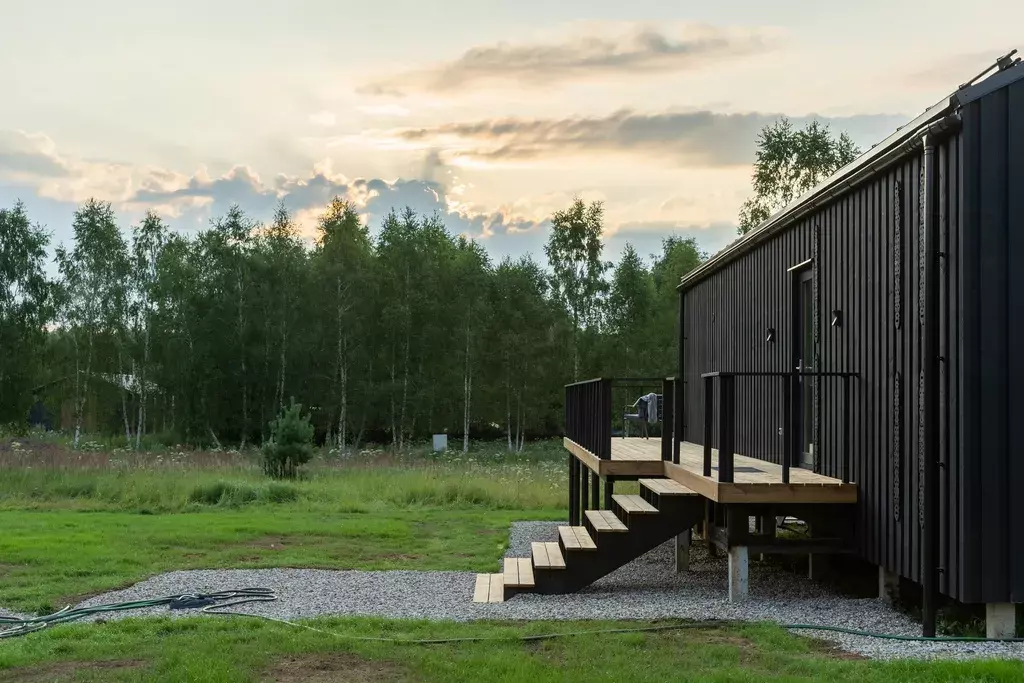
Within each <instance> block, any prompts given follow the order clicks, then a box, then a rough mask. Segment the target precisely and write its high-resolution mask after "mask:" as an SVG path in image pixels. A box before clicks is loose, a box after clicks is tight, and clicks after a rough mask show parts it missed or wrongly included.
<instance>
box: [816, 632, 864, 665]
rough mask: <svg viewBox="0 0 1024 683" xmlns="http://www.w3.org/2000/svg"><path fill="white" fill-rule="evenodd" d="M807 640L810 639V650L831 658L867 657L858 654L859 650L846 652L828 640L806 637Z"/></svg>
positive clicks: (853, 658) (852, 658)
mask: <svg viewBox="0 0 1024 683" xmlns="http://www.w3.org/2000/svg"><path fill="white" fill-rule="evenodd" d="M805 637H806V636H805ZM807 640H809V641H811V649H812V650H814V651H815V652H816V653H818V654H820V655H823V656H825V657H829V658H831V659H849V660H859V659H867V657H865V656H864V655H862V654H860V653H859V652H848V651H847V650H844V649H843V648H841V647H839V646H838V645H836V644H835V643H833V642H832V641H829V640H822V639H820V638H807Z"/></svg>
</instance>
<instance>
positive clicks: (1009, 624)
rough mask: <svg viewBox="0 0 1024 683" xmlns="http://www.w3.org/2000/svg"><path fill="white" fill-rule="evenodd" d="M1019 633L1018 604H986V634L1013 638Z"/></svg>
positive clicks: (993, 636)
mask: <svg viewBox="0 0 1024 683" xmlns="http://www.w3.org/2000/svg"><path fill="white" fill-rule="evenodd" d="M1016 635H1017V606H1016V605H1015V604H1013V603H1010V602H997V603H991V604H988V605H985V636H986V637H988V638H1013V637H1014V636H1016Z"/></svg>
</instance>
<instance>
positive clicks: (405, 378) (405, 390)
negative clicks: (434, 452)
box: [398, 329, 409, 450]
mask: <svg viewBox="0 0 1024 683" xmlns="http://www.w3.org/2000/svg"><path fill="white" fill-rule="evenodd" d="M402 367H403V371H402V411H401V419H400V420H399V422H398V450H402V448H404V447H405V407H406V402H407V401H408V398H409V330H408V329H407V330H406V332H405V357H404V359H403V361H402Z"/></svg>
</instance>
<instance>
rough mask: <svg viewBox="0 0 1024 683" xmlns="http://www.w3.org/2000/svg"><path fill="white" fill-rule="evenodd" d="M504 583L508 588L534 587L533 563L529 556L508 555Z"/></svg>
mask: <svg viewBox="0 0 1024 683" xmlns="http://www.w3.org/2000/svg"><path fill="white" fill-rule="evenodd" d="M503 580H504V584H505V586H506V587H507V588H533V587H534V586H535V585H536V584H535V583H534V582H533V563H532V562H530V558H528V557H506V558H505V574H504V579H503Z"/></svg>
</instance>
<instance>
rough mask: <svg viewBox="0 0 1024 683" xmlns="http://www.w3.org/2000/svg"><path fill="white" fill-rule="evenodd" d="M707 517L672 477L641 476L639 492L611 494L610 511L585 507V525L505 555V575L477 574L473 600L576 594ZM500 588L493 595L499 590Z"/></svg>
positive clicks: (698, 499)
mask: <svg viewBox="0 0 1024 683" xmlns="http://www.w3.org/2000/svg"><path fill="white" fill-rule="evenodd" d="M703 516H704V502H703V499H702V498H701V497H700V496H698V495H697V494H696V493H695V492H693V491H691V490H690V489H688V488H686V487H685V486H683V485H682V484H679V483H677V482H675V481H672V480H670V479H641V480H640V495H623V494H617V495H614V496H612V509H611V510H586V511H585V512H584V515H583V518H584V519H583V526H576V527H573V526H560V527H558V541H556V542H538V543H533V544H532V545H531V557H529V558H526V557H520V558H506V559H505V565H504V568H505V571H504V573H502V574H478V575H477V580H476V590H475V591H474V594H473V601H474V602H501V601H502V600H507V599H508V598H511V597H512V596H514V595H516V594H518V593H530V592H535V593H542V594H558V593H572V592H575V591H577V590H579V589H581V588H583V587H585V586H588V585H590V584H591V583H593V582H594V581H596V580H597V579H599V578H601V577H602V576H605V575H606V574H609V573H610V572H612V571H614V570H616V569H618V568H619V567H621V566H622V565H624V564H627V563H628V562H631V561H632V560H634V559H636V558H637V557H639V556H640V555H643V554H644V553H646V552H647V551H649V550H651V549H653V548H655V547H657V546H658V545H660V544H662V543H664V542H665V541H667V540H669V539H670V538H673V537H674V536H676V535H678V534H679V533H681V532H683V531H686V530H687V529H690V528H691V527H693V526H694V525H695V524H696V523H697V522H698V521H700V520H701V519H702V518H703ZM496 590H500V591H501V597H500V599H495V597H496V596H495V591H496Z"/></svg>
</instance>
